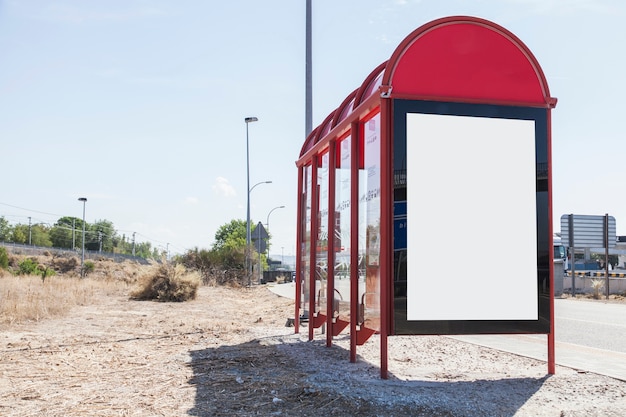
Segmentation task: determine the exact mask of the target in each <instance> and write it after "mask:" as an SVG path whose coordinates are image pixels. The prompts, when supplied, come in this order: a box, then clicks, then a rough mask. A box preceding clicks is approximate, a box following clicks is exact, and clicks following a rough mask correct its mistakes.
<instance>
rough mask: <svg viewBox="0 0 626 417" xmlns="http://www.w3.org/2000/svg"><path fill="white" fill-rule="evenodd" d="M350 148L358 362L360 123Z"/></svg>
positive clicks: (352, 348) (353, 338)
mask: <svg viewBox="0 0 626 417" xmlns="http://www.w3.org/2000/svg"><path fill="white" fill-rule="evenodd" d="M350 135H351V137H352V138H351V142H350V145H351V149H350V362H353V363H354V362H356V345H357V334H356V322H357V317H358V316H359V149H360V148H361V147H360V146H359V140H360V137H361V134H360V132H359V123H358V120H357V121H353V122H352V124H351V133H350Z"/></svg>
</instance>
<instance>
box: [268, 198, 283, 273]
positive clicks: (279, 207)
mask: <svg viewBox="0 0 626 417" xmlns="http://www.w3.org/2000/svg"><path fill="white" fill-rule="evenodd" d="M282 208H285V206H278V207H274V208H273V209H271V210H270V212H269V213H267V221H266V222H265V227H266V228H267V233H269V232H270V214H272V212H273V211H274V210H278V209H282ZM266 257H267V259H268V260H269V259H270V245H267V254H266ZM281 263H282V261H281Z"/></svg>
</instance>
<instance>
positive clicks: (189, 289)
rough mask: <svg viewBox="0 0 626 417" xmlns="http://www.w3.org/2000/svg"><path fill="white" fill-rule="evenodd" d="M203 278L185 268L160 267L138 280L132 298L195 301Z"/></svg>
mask: <svg viewBox="0 0 626 417" xmlns="http://www.w3.org/2000/svg"><path fill="white" fill-rule="evenodd" d="M201 283H202V277H201V276H200V274H199V273H198V272H195V271H187V270H186V269H185V267H184V266H182V265H176V266H172V265H169V264H163V265H159V266H158V267H156V268H154V269H153V270H152V271H150V272H148V273H147V274H145V275H143V276H142V277H140V278H139V280H138V283H137V284H138V285H137V288H136V289H134V290H133V291H131V293H130V296H131V297H132V298H134V299H136V300H156V301H175V302H179V301H187V300H194V299H195V298H196V294H197V293H198V287H200V284H201Z"/></svg>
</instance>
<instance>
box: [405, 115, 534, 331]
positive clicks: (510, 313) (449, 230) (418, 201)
mask: <svg viewBox="0 0 626 417" xmlns="http://www.w3.org/2000/svg"><path fill="white" fill-rule="evenodd" d="M406 122H407V141H406V143H407V164H406V165H407V226H408V229H407V233H408V236H407V259H408V260H407V319H408V320H409V321H411V320H537V319H538V306H537V303H538V293H537V291H538V289H537V220H536V215H537V214H536V213H537V211H536V167H535V165H536V164H535V122H534V120H519V119H501V118H486V117H468V116H450V115H433V114H421V113H409V114H407V121H406Z"/></svg>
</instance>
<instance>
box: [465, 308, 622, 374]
mask: <svg viewBox="0 0 626 417" xmlns="http://www.w3.org/2000/svg"><path fill="white" fill-rule="evenodd" d="M554 310H555V322H554V323H555V339H556V346H555V356H556V363H557V365H563V366H567V367H570V368H574V369H579V370H583V371H588V372H594V373H598V374H602V375H607V376H610V377H613V378H617V379H620V380H623V381H626V304H610V303H602V302H598V301H595V302H594V301H577V300H567V299H556V300H555V301H554ZM453 337H454V338H455V339H458V340H463V341H466V342H470V343H475V344H480V345H483V346H488V347H492V348H495V349H500V350H504V351H507V352H512V353H516V354H519V355H523V356H528V357H532V358H535V359H540V360H544V361H545V360H547V356H548V347H547V336H546V335H471V336H453ZM546 366H547V365H546Z"/></svg>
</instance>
